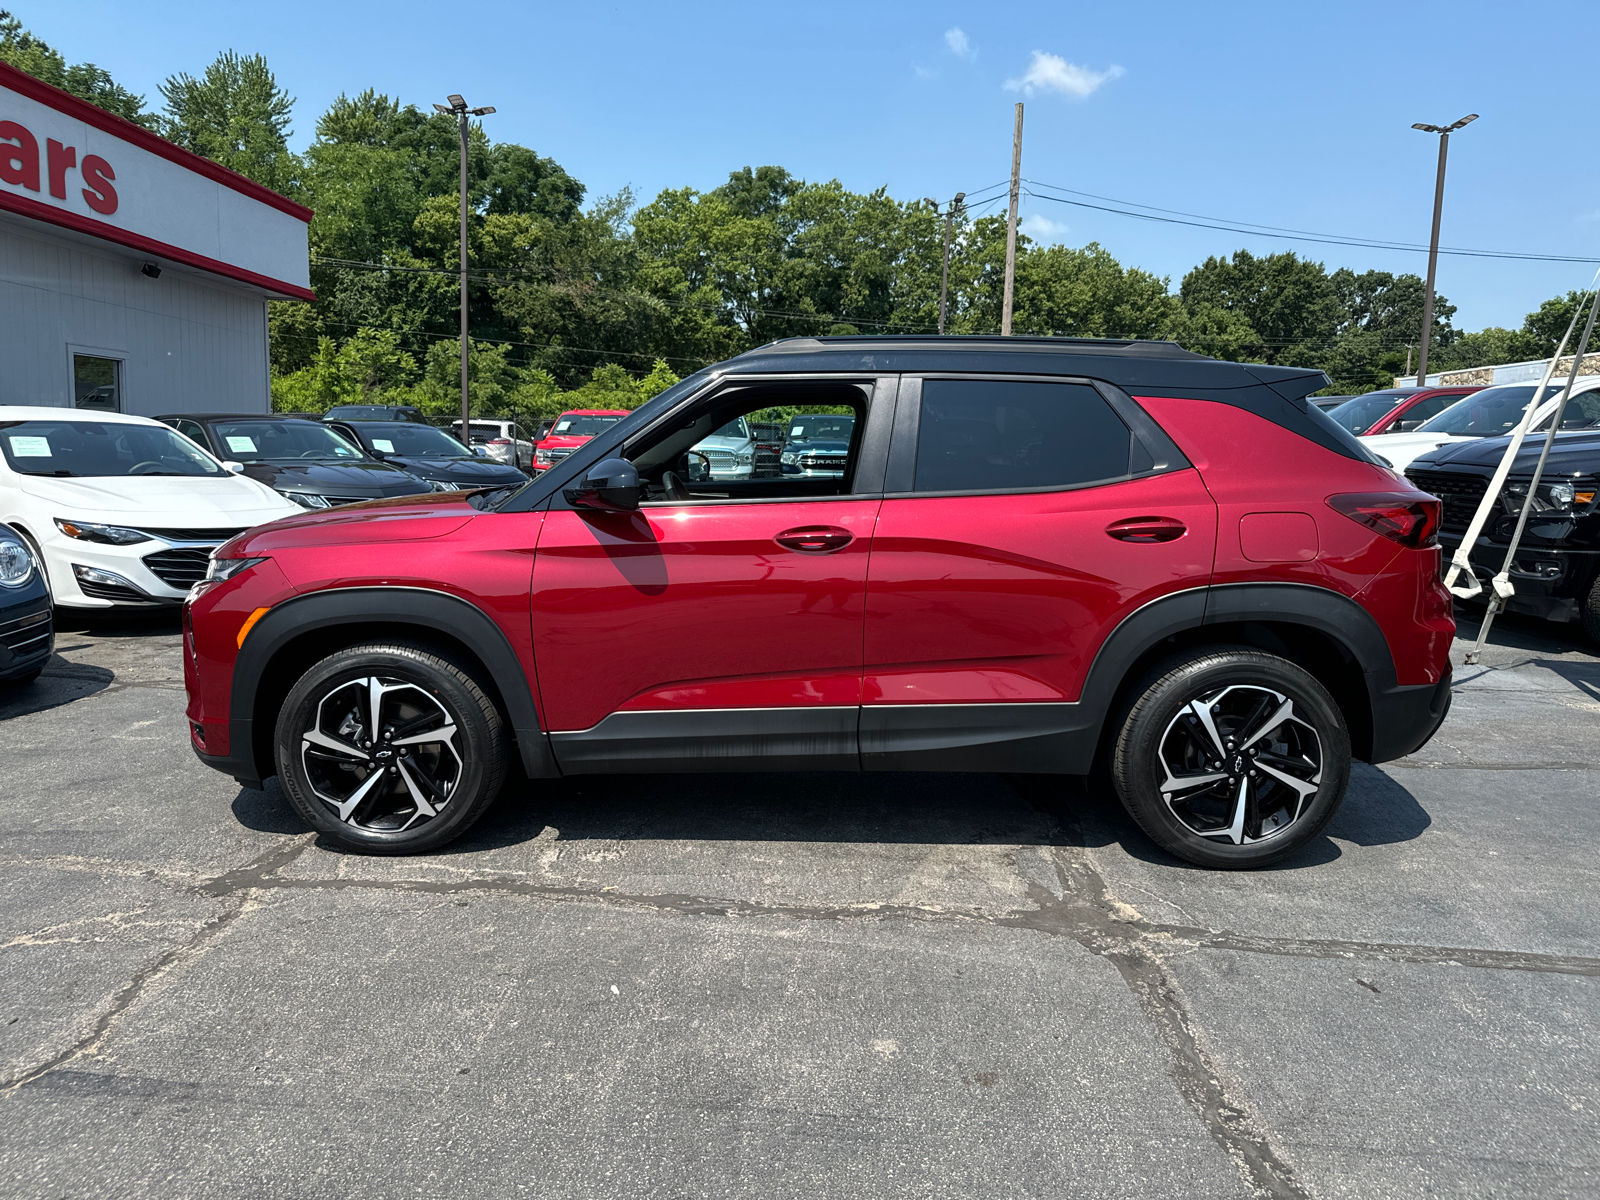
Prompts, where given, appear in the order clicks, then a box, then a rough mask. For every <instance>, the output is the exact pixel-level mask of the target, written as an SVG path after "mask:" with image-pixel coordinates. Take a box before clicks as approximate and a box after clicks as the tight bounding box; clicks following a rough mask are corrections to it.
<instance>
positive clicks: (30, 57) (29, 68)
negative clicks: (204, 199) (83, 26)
mask: <svg viewBox="0 0 1600 1200" xmlns="http://www.w3.org/2000/svg"><path fill="white" fill-rule="evenodd" d="M0 62H6V63H9V64H11V65H12V66H13V67H15V68H16V69H17V70H19V71H25V72H27V73H28V74H29V75H32V76H33V77H34V78H35V79H42V80H43V81H44V82H45V83H48V84H50V85H51V86H52V87H58V88H60V89H61V90H62V91H64V92H70V93H71V94H72V95H74V96H77V97H78V98H79V99H80V100H87V101H88V102H89V103H90V104H94V105H97V106H99V107H100V108H103V109H105V110H106V111H107V112H112V113H116V114H117V116H119V117H124V118H126V119H127V120H129V121H133V122H135V123H136V124H139V125H143V126H145V127H146V128H154V126H155V118H154V117H153V116H151V114H149V113H147V112H145V110H144V97H143V96H136V95H134V94H133V93H132V92H130V91H128V90H127V89H126V88H125V87H123V86H122V85H121V84H119V83H118V82H117V81H116V80H114V79H112V78H111V75H110V73H109V72H107V71H104V70H102V69H101V68H99V67H97V66H95V65H94V64H93V63H75V64H68V62H67V60H66V59H65V58H64V57H62V55H61V52H60V51H58V50H56V49H55V47H53V46H51V45H49V44H48V43H47V42H43V41H41V40H40V39H38V38H36V37H34V36H33V34H31V33H29V32H28V31H27V30H26V29H24V28H23V27H22V22H21V21H19V20H18V19H17V18H16V17H14V16H12V15H11V13H10V12H8V11H6V10H5V9H3V8H0Z"/></svg>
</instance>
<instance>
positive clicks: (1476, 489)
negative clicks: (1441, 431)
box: [1406, 471, 1489, 533]
mask: <svg viewBox="0 0 1600 1200" xmlns="http://www.w3.org/2000/svg"><path fill="white" fill-rule="evenodd" d="M1406 478H1407V479H1409V480H1411V482H1412V483H1414V484H1416V485H1417V486H1418V487H1419V488H1421V489H1422V490H1423V491H1425V492H1430V493H1432V494H1433V495H1435V496H1437V497H1439V499H1440V500H1442V501H1444V513H1443V515H1442V517H1441V519H1440V524H1441V525H1442V526H1443V527H1444V528H1445V530H1447V531H1448V532H1450V533H1465V532H1466V529H1467V526H1468V525H1470V524H1471V523H1472V514H1473V513H1475V512H1477V511H1478V504H1479V502H1480V501H1481V500H1482V499H1483V493H1484V490H1485V489H1486V488H1487V487H1488V486H1489V481H1488V480H1487V479H1485V478H1484V477H1483V476H1482V475H1460V474H1457V473H1455V472H1453V471H1407V472H1406Z"/></svg>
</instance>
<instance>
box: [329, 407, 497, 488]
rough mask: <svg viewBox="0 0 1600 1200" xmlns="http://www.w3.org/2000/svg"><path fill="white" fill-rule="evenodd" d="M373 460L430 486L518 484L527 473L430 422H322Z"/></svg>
mask: <svg viewBox="0 0 1600 1200" xmlns="http://www.w3.org/2000/svg"><path fill="white" fill-rule="evenodd" d="M325 424H326V425H327V426H328V428H330V429H333V430H335V431H337V432H339V433H341V434H343V435H344V436H345V437H347V438H349V439H350V440H351V441H352V442H354V443H355V444H356V445H358V446H360V447H361V448H362V449H363V450H365V451H366V452H367V453H368V454H370V455H372V457H373V458H375V459H377V460H378V461H379V462H386V463H389V464H391V465H392V466H396V467H399V468H400V469H401V470H402V471H406V472H409V473H410V474H412V475H415V476H416V477H417V478H418V479H423V480H426V481H427V482H428V483H430V484H445V485H448V486H450V487H454V488H480V487H520V486H521V485H522V484H524V483H527V482H528V477H527V475H525V474H524V473H523V472H521V471H519V470H517V468H516V467H513V466H512V465H511V464H510V463H502V462H495V461H494V460H493V459H491V458H484V457H480V456H479V455H476V454H474V453H472V451H470V450H468V449H467V448H466V447H465V446H463V445H462V444H461V443H460V442H458V441H456V439H455V438H453V437H451V436H450V435H449V434H448V433H446V432H445V431H444V430H442V429H435V428H434V427H433V426H432V425H413V424H411V423H410V422H409V421H349V422H345V421H326V422H325Z"/></svg>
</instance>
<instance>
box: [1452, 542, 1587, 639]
mask: <svg viewBox="0 0 1600 1200" xmlns="http://www.w3.org/2000/svg"><path fill="white" fill-rule="evenodd" d="M1439 541H1440V543H1441V545H1442V546H1443V547H1444V563H1445V566H1446V568H1447V569H1448V567H1449V564H1450V559H1451V557H1452V556H1453V555H1454V554H1455V552H1456V549H1457V547H1459V546H1460V545H1461V538H1460V535H1449V534H1446V535H1443V536H1441V537H1440V539H1439ZM1507 548H1508V547H1507V543H1504V542H1498V543H1497V542H1492V541H1489V540H1488V539H1487V538H1479V539H1478V544H1477V545H1476V546H1474V547H1473V548H1472V551H1471V553H1470V554H1468V556H1467V557H1468V560H1469V561H1470V562H1471V563H1472V571H1473V574H1474V575H1476V576H1477V577H1478V582H1479V583H1481V584H1482V585H1483V587H1484V591H1485V597H1484V598H1487V595H1488V594H1489V591H1490V584H1489V581H1490V580H1491V579H1492V578H1494V576H1495V575H1496V574H1497V573H1498V572H1499V570H1500V568H1501V567H1502V566H1504V565H1505V561H1506V550H1507ZM1597 569H1600V550H1574V549H1568V548H1561V549H1555V548H1552V547H1551V546H1550V545H1549V544H1530V543H1528V542H1526V541H1524V542H1523V543H1522V544H1521V545H1519V546H1518V547H1517V556H1516V558H1515V559H1514V560H1513V561H1512V564H1511V570H1510V571H1509V572H1508V574H1509V577H1510V580H1511V584H1512V586H1513V587H1514V588H1515V589H1516V591H1515V592H1513V593H1512V595H1511V597H1510V598H1509V599H1508V600H1507V601H1506V608H1507V609H1509V610H1510V611H1511V612H1514V613H1522V614H1524V615H1526V616H1530V617H1539V618H1541V619H1543V620H1546V621H1556V622H1562V623H1564V622H1568V621H1576V620H1577V619H1578V614H1579V606H1580V605H1581V604H1582V603H1583V601H1584V598H1585V597H1586V596H1588V594H1589V589H1590V588H1591V587H1593V586H1594V581H1595V573H1596V571H1597Z"/></svg>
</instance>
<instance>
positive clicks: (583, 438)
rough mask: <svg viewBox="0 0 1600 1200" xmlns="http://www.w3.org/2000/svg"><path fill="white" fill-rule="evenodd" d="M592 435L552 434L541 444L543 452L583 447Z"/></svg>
mask: <svg viewBox="0 0 1600 1200" xmlns="http://www.w3.org/2000/svg"><path fill="white" fill-rule="evenodd" d="M592 436H593V435H592V434H587V433H585V434H571V433H552V434H548V435H547V436H546V437H545V439H544V441H542V442H540V443H539V448H540V449H541V450H567V449H570V448H572V447H574V446H581V445H583V444H584V443H585V442H587V441H588V440H589V439H590V438H591V437H592Z"/></svg>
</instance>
